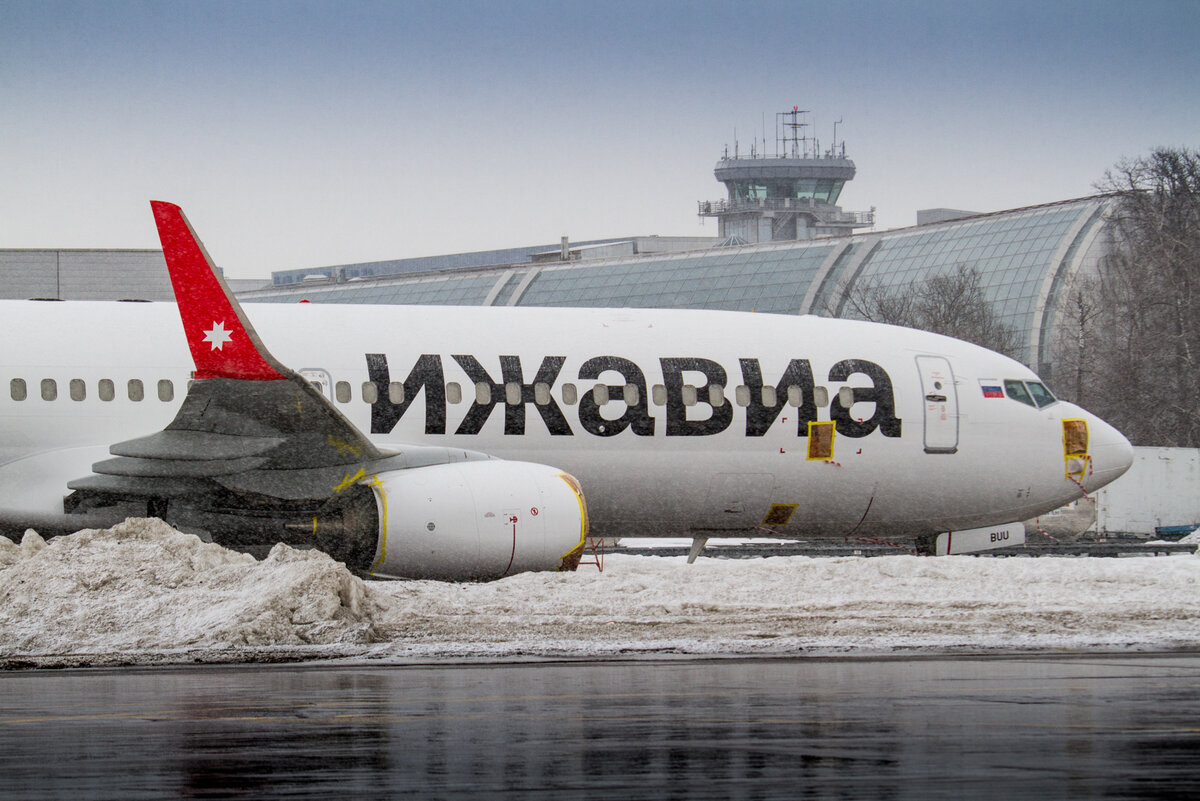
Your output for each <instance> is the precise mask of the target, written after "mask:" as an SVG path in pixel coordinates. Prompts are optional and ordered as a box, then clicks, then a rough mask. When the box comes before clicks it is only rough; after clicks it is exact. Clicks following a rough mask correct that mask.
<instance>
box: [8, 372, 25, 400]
mask: <svg viewBox="0 0 1200 801" xmlns="http://www.w3.org/2000/svg"><path fill="white" fill-rule="evenodd" d="M8 394H9V395H11V396H12V399H13V400H15V401H23V400H25V399H26V398H27V397H29V389H28V388H27V387H26V386H25V379H24V378H14V379H13V380H12V381H9V382H8Z"/></svg>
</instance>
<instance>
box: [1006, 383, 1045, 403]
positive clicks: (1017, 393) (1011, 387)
mask: <svg viewBox="0 0 1200 801" xmlns="http://www.w3.org/2000/svg"><path fill="white" fill-rule="evenodd" d="M1004 394H1005V395H1007V396H1008V397H1010V398H1012V399H1013V400H1015V401H1020V402H1021V403H1025V404H1028V405H1030V406H1037V404H1036V403H1034V402H1033V398H1031V397H1029V390H1027V389H1025V385H1024V384H1023V383H1021V382H1020V381H1014V380H1012V379H1011V378H1009V379H1006V380H1005V381H1004Z"/></svg>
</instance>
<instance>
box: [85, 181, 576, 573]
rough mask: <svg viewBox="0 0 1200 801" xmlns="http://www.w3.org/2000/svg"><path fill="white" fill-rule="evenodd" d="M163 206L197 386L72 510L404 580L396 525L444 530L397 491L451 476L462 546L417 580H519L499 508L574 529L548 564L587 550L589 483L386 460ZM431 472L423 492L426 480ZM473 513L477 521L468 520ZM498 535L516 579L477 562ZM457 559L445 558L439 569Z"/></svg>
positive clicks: (88, 480) (420, 452) (428, 552)
mask: <svg viewBox="0 0 1200 801" xmlns="http://www.w3.org/2000/svg"><path fill="white" fill-rule="evenodd" d="M151 207H152V208H153V211H154V218H155V222H156V224H157V226H158V232H159V237H160V239H161V240H162V244H163V252H164V255H165V258H166V262H167V267H168V269H169V271H170V274H171V282H172V285H173V286H174V289H175V296H176V302H177V304H178V307H179V313H180V317H181V319H182V321H183V329H184V333H185V335H186V336H187V342H188V347H189V348H190V350H191V354H192V359H193V361H194V363H195V372H194V373H193V376H194V379H193V380H192V381H191V382H190V384H189V386H188V391H187V396H186V398H185V399H184V401H183V404H182V406H181V407H180V408H179V410H178V412H177V413H176V416H175V419H174V420H173V421H172V422H171V423H170V424H169V425H168V426H167V427H166V428H165V429H164V430H162V431H159V432H158V433H155V434H151V435H149V436H145V437H141V438H138V439H133V440H128V441H125V442H119V443H117V444H115V445H113V446H111V448H110V452H111V453H112V454H113V457H114V458H112V459H107V460H104V461H101V462H98V463H96V464H94V465H93V467H92V469H93V471H94V474H93V475H90V476H86V477H83V478H80V479H77V480H75V481H72V482H70V483H69V485H68V486H69V487H70V489H72V490H73V491H74V494H73V495H72V496H71V497H70V498H69V499H68V500H69V508H68V511H70V512H77V513H85V512H97V511H99V510H102V509H120V510H125V511H126V512H127V513H129V514H148V515H153V516H157V517H162V518H163V519H166V520H167V521H168V522H172V523H175V524H177V525H180V526H182V527H184V528H190V529H192V530H198V531H199V532H201V533H206V534H208V535H209V536H211V537H213V538H214V539H216V540H218V541H223V543H224V544H228V545H231V546H233V547H241V548H245V549H248V550H253V549H254V548H255V547H258V548H260V549H261V548H263V547H267V546H270V545H272V544H274V543H275V542H278V541H293V542H298V543H299V544H305V545H311V546H316V547H319V548H321V549H322V550H325V551H327V552H329V553H330V554H331V555H333V556H335V558H339V559H342V560H343V561H345V562H346V563H347V564H348V565H350V566H351V567H354V568H356V569H359V570H360V571H363V572H373V571H377V570H381V569H382V570H383V572H387V573H388V574H389V575H391V574H396V575H401V574H406V573H413V572H414V571H413V570H407V569H405V568H404V567H403V560H401V558H400V555H399V554H397V553H396V552H395V551H396V547H397V542H396V541H395V539H396V538H395V537H394V538H393V542H392V546H393V553H392V555H391V558H390V559H389V557H388V554H387V542H386V540H387V538H388V533H389V527H391V528H394V529H395V530H396V531H395V532H394V533H396V534H397V536H411V533H407V534H402V533H401V531H402V530H403V531H404V532H407V531H408V529H410V528H411V529H419V528H420V527H421V526H425V527H426V530H427V531H429V532H432V531H434V530H435V529H436V528H437V527H438V524H437V521H436V520H433V519H426V518H428V517H429V510H428V509H420V510H416V511H417V512H418V516H419V517H420V519H419V520H418V519H416V518H415V517H414V518H413V519H411V520H410V519H409V517H408V516H407V515H406V514H405V512H406V511H408V510H407V509H398V508H394V507H393V508H392V509H391V510H390V514H389V509H388V503H387V501H388V494H389V493H391V494H392V495H393V496H395V497H407V496H408V495H411V494H413V493H412V492H410V491H409V486H408V485H410V484H412V483H413V479H412V474H413V473H415V472H419V471H438V475H439V476H440V477H442V479H443V480H442V481H440V482H438V484H439V485H440V486H438V487H435V488H434V489H433V490H431V492H432V493H433V495H434V496H437V498H438V501H437V503H435V504H434V505H438V504H440V505H441V506H444V507H445V508H444V509H443V511H444V513H445V514H446V515H447V516H448V517H447V519H453V521H454V522H453V523H451V524H450V525H451V527H452V528H453V529H454V531H452V532H442V533H441V535H440V536H441V539H442V541H443V542H445V540H446V539H447V538H449V540H450V544H449V546H448V548H443V549H442V552H441V554H440V555H439V552H438V547H434V548H432V549H430V548H429V544H428V543H423V544H422V548H423V550H422V551H421V560H419V561H421V564H423V565H425V566H424V567H421V568H419V569H417V570H416V571H415V572H416V573H417V574H429V575H435V574H436V575H439V576H445V577H452V578H474V577H483V576H486V575H491V574H504V573H506V572H515V571H514V567H517V566H519V565H521V564H525V562H521V561H520V560H518V559H517V552H518V541H519V539H520V532H519V530H518V525H517V523H516V522H514V523H513V524H512V525H511V526H507V525H506V526H499V527H497V526H494V525H492V524H493V523H494V522H496V521H495V518H496V517H497V515H498V514H499V511H498V510H499V508H500V507H501V506H503V507H504V508H505V509H508V508H518V509H529V510H539V511H535V512H533V513H532V516H533V518H534V521H532V522H531V523H530V525H531V526H533V525H534V524H535V523H536V528H538V531H537V535H538V537H539V538H540V537H542V536H543V535H544V533H545V532H544V530H543V529H544V528H545V527H546V526H548V525H549V526H553V527H555V528H556V529H562V531H563V532H564V533H562V534H561V535H560V536H558V537H556V540H558V541H559V542H557V544H556V545H555V546H554V548H552V550H555V555H554V559H553V560H552V564H550V565H549V566H551V567H559V566H561V565H563V564H566V563H569V562H570V561H571V560H570V559H568V558H567V557H568V556H570V554H571V553H575V551H577V550H578V549H580V548H581V547H582V536H583V535H582V534H581V532H582V531H583V530H584V529H585V526H586V523H585V519H586V515H585V507H584V504H583V500H582V496H581V495H580V493H579V489H578V483H577V482H574V480H573V479H570V480H567V479H566V478H564V476H565V474H562V473H561V472H560V471H557V470H555V469H554V468H550V467H547V466H544V465H532V464H528V463H522V462H501V461H500V460H493V459H490V458H489V457H488V456H486V455H485V454H481V453H476V452H472V451H464V450H462V449H452V448H443V447H436V446H428V445H413V446H412V447H411V448H404V449H402V450H401V451H398V452H384V451H381V450H380V449H379V448H377V447H376V446H375V445H374V444H373V443H372V442H371V441H370V440H369V439H367V437H366V436H365V435H364V434H363V433H362V432H361V431H359V430H358V429H357V428H356V427H355V426H354V425H353V424H352V423H351V422H350V421H349V420H348V419H346V417H345V416H344V415H343V414H342V413H341V412H340V411H338V409H337V408H336V407H335V406H334V405H333V404H332V403H330V402H329V400H328V399H327V398H326V397H325V396H324V395H323V394H322V393H321V392H320V391H319V390H317V389H316V388H314V387H313V386H312V385H311V384H310V383H309V382H308V381H307V380H305V379H304V378H302V377H301V376H300V375H299V374H297V373H296V372H294V371H292V370H290V369H289V368H287V367H286V366H284V365H283V364H282V363H280V362H279V361H278V360H277V359H276V358H275V357H274V356H272V355H271V353H270V352H269V351H268V350H267V348H266V347H265V346H264V345H263V343H262V342H261V340H260V339H259V336H258V334H257V333H256V332H255V330H254V327H253V325H251V323H250V321H249V319H248V318H247V316H246V314H245V311H244V310H243V309H242V308H241V306H240V304H239V303H238V302H237V300H236V298H235V297H234V295H233V293H232V292H231V291H230V290H229V287H228V286H227V285H226V284H225V282H224V280H222V278H221V276H220V274H219V272H218V271H217V270H216V268H215V267H214V265H213V263H212V260H211V258H210V257H209V256H208V253H207V252H206V251H205V249H204V247H203V245H202V244H201V243H200V240H199V239H198V238H197V237H196V235H195V233H194V232H193V230H192V228H191V226H190V225H189V224H188V221H187V218H186V217H185V216H184V214H183V211H182V210H181V209H180V208H179V207H178V206H176V205H174V204H171V203H165V202H162V201H152V202H151ZM150 333H151V332H148V334H150ZM443 474H444V476H443ZM429 475H430V474H429V473H428V472H426V474H425V476H424V480H422V482H421V483H423V484H424V483H429V482H428V478H429ZM568 478H569V477H568ZM564 490H566V493H567V494H566V495H564ZM426 494H429V493H426ZM567 496H569V497H567ZM547 497H550V498H553V503H552V506H553V511H554V512H556V513H558V514H557V516H556V519H555V521H554V522H553V523H551V522H550V521H547V520H545V519H539V518H542V515H541V511H540V510H541V509H542V507H544V506H546V505H547V504H546V501H547ZM481 498H492V501H491V502H490V504H483V505H484V506H488V507H489V508H486V509H482V510H481V509H480V503H479V500H480V499H481ZM433 500H434V499H433V498H432V497H431V498H430V502H431V503H433ZM408 505H411V504H408ZM468 506H469V507H470V512H469V513H467V512H464V509H466V508H467V507H468ZM490 506H495V507H496V508H495V509H493V508H490ZM389 517H390V519H389ZM518 522H519V521H518ZM480 526H483V528H486V529H488V531H487V532H486V533H485V532H483V531H482V529H481V528H480ZM431 527H432V528H431ZM493 528H494V529H496V532H498V533H496V532H492V531H491V529H493ZM509 528H511V537H510V536H509ZM455 532H457V533H455ZM492 534H496V536H498V537H500V538H501V539H502V540H504V541H503V542H501V543H500V546H501V547H490V545H489V548H490V550H495V551H498V552H505V553H507V552H509V551H511V556H510V558H509V560H508V564H507V567H504V569H503V570H500V569H498V568H497V567H496V566H495V565H494V564H493V562H494V561H495V560H490V561H489V560H484V562H483V563H477V562H478V560H476V559H475V558H474V556H473V555H472V550H473V549H474V550H475V551H478V550H479V547H477V544H478V543H481V542H483V541H484V540H485V539H489V538H490V537H491V535H492ZM508 539H511V543H509V542H508ZM510 545H511V547H509V546H510ZM560 545H561V546H564V547H559V546H560ZM480 547H482V546H480ZM487 549H488V548H485V550H487ZM451 552H453V556H452V557H450V558H449V559H448V561H447V560H446V559H442V558H441V557H442V556H445V554H447V553H451ZM539 553H540V551H539ZM574 559H575V561H576V562H577V559H578V554H577V553H575V557H574ZM564 560H565V561H564ZM501 561H502V560H501ZM526 561H528V562H530V563H531V564H532V563H535V562H536V563H538V564H541V563H542V562H544V561H545V559H544V558H542V557H541V556H538V557H537V558H536V559H534V558H531V559H530V560H526ZM443 562H447V564H445V565H443V566H442V567H438V565H442V563H443ZM485 563H486V564H485ZM430 565H433V567H430ZM543 566H544V565H543ZM443 567H444V568H445V569H443ZM521 569H529V568H528V567H524V568H521Z"/></svg>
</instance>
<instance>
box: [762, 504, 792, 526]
mask: <svg viewBox="0 0 1200 801" xmlns="http://www.w3.org/2000/svg"><path fill="white" fill-rule="evenodd" d="M799 507H800V504H798V503H773V504H771V508H770V509H769V510H767V516H766V517H764V518H763V521H762V524H761V525H764V526H786V525H787V524H788V522H789V521H790V520H791V519H792V515H794V514H795V513H796V509H798V508H799Z"/></svg>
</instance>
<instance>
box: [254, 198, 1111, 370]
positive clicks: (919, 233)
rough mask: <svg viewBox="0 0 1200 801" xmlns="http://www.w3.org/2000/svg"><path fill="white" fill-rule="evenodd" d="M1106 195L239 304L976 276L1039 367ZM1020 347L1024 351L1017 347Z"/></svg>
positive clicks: (826, 290) (830, 293)
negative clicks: (1068, 279)
mask: <svg viewBox="0 0 1200 801" xmlns="http://www.w3.org/2000/svg"><path fill="white" fill-rule="evenodd" d="M1106 204H1107V200H1106V199H1105V198H1102V197H1093V198H1083V199H1080V200H1070V201H1064V202H1061V203H1054V204H1049V205H1045V206H1036V207H1031V208H1027V209H1017V210H1013V211H1005V212H998V213H995V214H986V215H978V216H975V217H968V218H965V219H961V220H953V221H949V222H942V223H934V224H930V225H925V226H919V227H915V228H903V229H898V230H894V231H886V232H880V233H866V234H857V235H854V236H842V237H827V238H822V239H815V240H801V241H795V242H773V243H770V244H765V245H747V246H742V247H722V248H711V249H708V250H697V251H688V252H683V253H667V254H657V255H651V256H635V257H625V258H620V259H596V260H583V261H573V262H567V263H550V264H544V265H530V264H528V263H524V264H512V265H507V266H501V267H486V268H477V269H469V270H468V269H463V270H447V271H443V272H439V273H437V274H429V273H424V274H421V275H414V276H405V277H394V278H388V279H380V280H373V281H359V282H349V283H342V284H330V283H325V284H319V285H312V286H302V287H298V286H292V287H272V288H268V289H262V290H257V291H252V292H247V293H243V294H242V295H241V297H242V299H243V300H246V301H252V302H256V301H270V302H280V303H284V302H295V301H297V300H299V299H301V298H306V299H308V300H310V301H312V302H314V303H322V302H327V303H388V304H436V305H483V304H490V305H496V306H501V305H518V306H591V307H640V308H655V307H663V308H684V309H728V310H741V311H751V310H753V311H758V312H775V313H781V314H809V313H812V314H828V313H829V311H828V310H831V309H832V310H834V311H835V312H837V313H839V314H848V311H847V309H846V308H845V307H846V304H845V298H846V296H847V294H848V293H849V292H850V291H852V289H853V287H855V286H871V287H879V288H880V289H883V290H888V289H899V288H903V287H906V286H911V285H913V284H917V283H920V282H922V281H925V280H927V279H929V278H931V277H934V276H937V275H945V274H952V273H954V272H955V271H957V269H958V268H959V266H960V265H961V266H965V267H968V268H974V269H976V270H977V271H978V272H979V273H980V275H981V278H982V283H983V288H984V291H985V292H986V293H987V297H988V298H989V299H990V300H991V301H993V302H994V303H995V304H996V308H997V311H998V313H999V315H1000V317H1001V319H1002V320H1003V321H1004V322H1005V323H1007V324H1008V325H1010V326H1013V327H1014V328H1015V329H1016V330H1017V331H1018V333H1019V335H1020V336H1021V337H1022V342H1023V346H1024V348H1025V349H1026V350H1027V351H1028V352H1029V353H1030V357H1029V358H1028V359H1025V360H1024V361H1026V362H1027V363H1029V364H1030V365H1031V366H1034V368H1035V369H1038V366H1039V365H1038V364H1037V363H1039V362H1040V361H1041V360H1042V350H1043V349H1044V348H1043V342H1042V340H1043V339H1044V332H1045V330H1048V329H1047V325H1048V322H1049V319H1050V318H1049V316H1048V315H1052V314H1053V313H1054V312H1055V310H1054V309H1052V308H1048V304H1052V303H1053V301H1054V299H1055V297H1056V293H1057V289H1058V287H1059V286H1060V285H1061V284H1062V281H1063V280H1064V277H1065V276H1067V275H1068V274H1069V273H1073V272H1075V271H1076V270H1078V269H1079V268H1080V266H1081V265H1082V264H1084V263H1085V262H1086V261H1087V260H1089V259H1093V260H1094V259H1095V258H1097V256H1095V255H1092V249H1091V243H1092V242H1093V241H1095V240H1096V232H1097V231H1098V229H1099V228H1100V226H1101V225H1102V220H1103V215H1102V212H1103V210H1104V208H1105V207H1106ZM1022 352H1025V351H1022Z"/></svg>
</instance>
